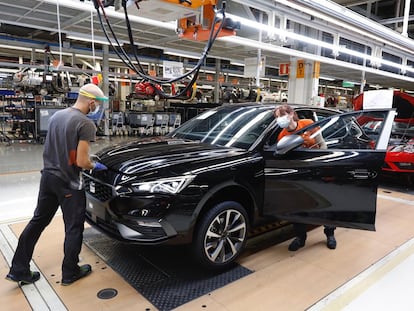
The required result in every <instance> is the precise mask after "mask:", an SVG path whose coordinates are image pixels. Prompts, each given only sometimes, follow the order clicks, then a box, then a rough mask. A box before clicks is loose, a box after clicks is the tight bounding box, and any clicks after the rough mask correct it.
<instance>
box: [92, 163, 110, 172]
mask: <svg viewBox="0 0 414 311" xmlns="http://www.w3.org/2000/svg"><path fill="white" fill-rule="evenodd" d="M107 169H108V168H107V167H106V166H105V165H104V164H102V163H100V162H94V163H93V170H94V171H104V170H107Z"/></svg>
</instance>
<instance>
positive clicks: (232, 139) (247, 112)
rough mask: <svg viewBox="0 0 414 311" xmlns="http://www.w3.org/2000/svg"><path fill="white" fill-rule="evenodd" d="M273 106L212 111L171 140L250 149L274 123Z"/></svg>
mask: <svg viewBox="0 0 414 311" xmlns="http://www.w3.org/2000/svg"><path fill="white" fill-rule="evenodd" d="M273 110H274V108H273V107H271V106H261V105H258V106H257V107H254V106H249V107H246V106H232V105H229V106H228V107H222V108H218V109H211V110H208V111H206V112H204V113H203V114H200V115H198V116H196V117H194V118H193V119H191V120H189V121H187V122H186V123H185V124H183V125H182V126H181V127H179V128H177V129H176V130H175V131H173V132H171V133H170V134H169V135H168V136H169V137H174V138H180V139H188V140H194V141H199V142H202V143H208V144H214V145H220V146H226V147H236V148H243V149H248V148H249V147H250V146H251V145H252V144H253V143H254V142H255V141H256V139H257V138H258V137H259V136H260V135H261V134H262V133H263V131H264V130H265V129H266V128H267V127H268V126H269V124H270V123H271V122H272V121H274V120H275V118H274V116H273Z"/></svg>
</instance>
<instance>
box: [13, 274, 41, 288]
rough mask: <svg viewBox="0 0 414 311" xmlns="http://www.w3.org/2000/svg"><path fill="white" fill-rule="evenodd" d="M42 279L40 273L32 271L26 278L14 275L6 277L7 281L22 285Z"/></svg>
mask: <svg viewBox="0 0 414 311" xmlns="http://www.w3.org/2000/svg"><path fill="white" fill-rule="evenodd" d="M39 279H40V273H39V272H37V271H30V272H29V274H27V275H24V276H18V275H15V274H13V273H9V274H7V275H6V280H8V281H12V282H17V283H20V284H21V285H24V284H31V283H34V282H36V281H38V280H39Z"/></svg>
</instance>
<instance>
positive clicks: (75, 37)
mask: <svg viewBox="0 0 414 311" xmlns="http://www.w3.org/2000/svg"><path fill="white" fill-rule="evenodd" d="M66 38H68V39H72V40H79V41H85V42H91V43H92V42H93V43H98V44H104V45H110V43H109V42H108V40H107V39H106V38H101V37H100V38H96V37H95V38H93V39H92V37H83V36H79V35H69V36H66ZM118 41H119V44H120V45H121V46H122V45H123V44H124V41H122V40H118ZM112 45H114V46H118V44H117V43H116V42H112Z"/></svg>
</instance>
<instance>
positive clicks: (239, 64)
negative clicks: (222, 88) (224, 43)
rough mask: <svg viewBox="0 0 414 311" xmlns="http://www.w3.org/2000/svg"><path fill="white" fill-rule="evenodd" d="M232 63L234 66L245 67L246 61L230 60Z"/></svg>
mask: <svg viewBox="0 0 414 311" xmlns="http://www.w3.org/2000/svg"><path fill="white" fill-rule="evenodd" d="M230 64H232V65H234V66H242V67H244V63H240V62H235V61H230Z"/></svg>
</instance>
